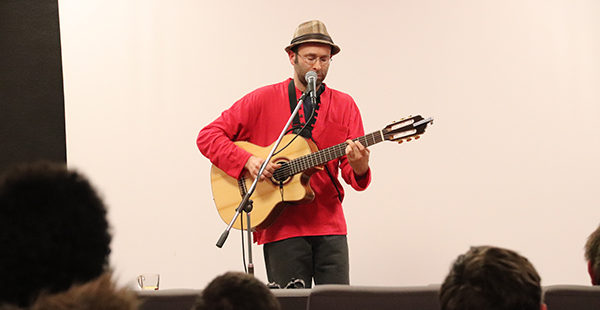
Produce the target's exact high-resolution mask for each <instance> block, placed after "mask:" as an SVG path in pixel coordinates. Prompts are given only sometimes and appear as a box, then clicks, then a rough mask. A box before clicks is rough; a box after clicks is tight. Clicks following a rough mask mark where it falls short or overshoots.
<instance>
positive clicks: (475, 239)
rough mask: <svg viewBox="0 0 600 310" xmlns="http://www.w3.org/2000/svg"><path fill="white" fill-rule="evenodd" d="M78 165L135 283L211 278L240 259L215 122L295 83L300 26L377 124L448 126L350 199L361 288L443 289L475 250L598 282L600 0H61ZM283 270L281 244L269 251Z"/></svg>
mask: <svg viewBox="0 0 600 310" xmlns="http://www.w3.org/2000/svg"><path fill="white" fill-rule="evenodd" d="M59 5H60V22H61V40H62V48H63V49H62V53H63V66H64V67H63V69H64V80H65V82H64V85H65V86H64V87H65V98H66V117H67V124H66V125H67V151H68V161H69V165H70V166H72V167H75V168H78V169H80V170H81V171H82V172H84V173H86V174H87V175H88V176H89V177H90V178H91V179H92V180H93V182H94V183H95V184H96V185H97V187H98V189H99V190H100V191H101V192H102V194H103V196H104V198H105V199H106V202H107V204H108V206H109V208H110V210H109V215H110V220H111V223H112V226H113V232H114V240H113V243H112V248H113V253H112V264H113V266H114V267H115V269H116V271H117V274H118V276H119V278H120V281H121V282H123V283H129V282H130V281H132V280H133V278H134V277H135V276H136V275H137V274H140V273H143V272H158V273H160V274H161V275H162V283H161V287H163V288H181V287H186V288H201V287H203V286H204V285H205V284H206V283H207V282H208V281H210V279H212V278H213V277H214V276H216V275H217V274H220V273H223V272H224V271H226V270H241V269H242V266H243V264H242V262H241V245H240V234H239V232H237V231H236V232H233V233H232V234H231V235H230V237H229V239H228V241H227V243H226V244H225V246H224V247H223V249H218V248H217V247H216V246H215V243H216V241H217V239H218V237H219V235H220V234H221V232H222V231H223V229H224V228H225V224H224V223H223V222H222V221H221V220H220V218H219V217H218V215H217V212H216V211H215V208H214V205H213V203H212V198H211V191H210V183H209V169H210V163H209V161H208V160H207V159H205V158H204V157H203V156H202V155H201V154H200V153H199V152H198V150H197V148H196V146H195V138H196V135H197V132H198V131H199V130H200V129H201V128H202V127H203V126H204V125H206V124H207V123H209V122H211V121H212V120H213V119H215V118H216V117H217V116H218V115H219V113H220V112H221V111H222V110H224V109H226V108H228V107H229V106H230V105H231V104H232V103H233V102H234V101H235V100H237V99H238V98H240V97H241V96H243V95H244V94H245V93H247V92H249V91H251V90H253V89H255V88H257V87H259V86H263V85H266V84H270V83H275V82H279V81H282V80H283V79H285V78H287V77H289V76H291V74H292V68H291V66H290V65H289V62H288V60H287V56H286V54H285V53H284V51H283V48H284V47H285V46H286V45H287V44H288V43H289V41H290V39H291V37H292V33H293V31H294V29H295V27H296V26H297V25H298V24H299V23H300V22H303V21H306V20H309V19H314V18H317V19H321V20H323V21H325V22H326V24H327V26H328V29H329V32H330V33H331V35H332V36H333V39H334V41H335V42H336V43H337V44H338V45H339V46H340V47H341V48H342V51H341V53H340V54H339V55H338V56H336V57H334V62H333V63H332V66H331V69H330V71H329V76H328V77H327V81H326V82H327V83H328V85H329V86H330V87H333V88H336V89H339V90H343V91H345V92H348V93H350V94H351V95H353V97H354V98H355V100H356V101H357V103H358V104H359V106H360V107H361V111H362V114H363V118H364V123H365V130H366V131H367V132H371V131H374V130H378V129H380V128H382V127H383V126H384V125H386V124H387V123H388V122H390V121H392V120H395V119H399V118H401V117H403V116H406V115H409V114H422V115H423V116H426V117H427V116H432V117H434V118H435V120H436V121H435V124H434V126H432V127H430V128H429V129H428V132H427V133H426V134H425V135H424V136H423V137H422V139H421V140H419V141H417V142H410V143H408V144H402V145H396V144H393V143H382V144H379V145H376V146H373V147H372V148H371V150H372V153H371V154H372V155H371V165H372V169H373V182H372V184H371V187H370V188H369V189H368V190H367V191H366V192H361V193H356V192H351V193H349V194H348V196H347V199H346V201H345V210H346V214H347V220H348V222H349V241H350V251H351V281H352V283H353V284H356V285H420V284H429V283H439V282H441V281H442V279H443V277H444V276H445V274H446V273H447V271H448V268H449V265H450V263H451V262H452V260H453V259H454V258H455V257H456V256H457V255H458V254H459V253H462V252H464V251H466V250H467V249H468V247H469V246H470V245H480V244H492V245H498V246H504V247H509V248H512V249H515V250H517V251H519V252H520V253H522V254H523V255H525V256H527V257H529V258H530V260H531V261H532V262H533V263H534V265H535V266H536V267H537V269H538V271H539V272H540V274H541V275H542V278H543V284H544V285H550V284H558V283H573V284H586V283H588V280H587V276H586V268H585V261H584V259H583V244H584V242H585V239H586V237H587V236H588V234H589V233H590V232H591V231H592V230H593V229H595V227H596V226H597V224H598V222H599V220H598V217H599V216H598V212H599V211H598V207H599V206H600V203H599V197H598V194H597V192H596V191H597V187H598V176H599V175H600V164H599V163H598V160H597V159H598V158H599V157H600V124H599V122H598V116H599V115H600V57H599V55H600V2H598V1H594V0H589V1H583V0H555V1H547V0H511V1H480V0H458V1H443V0H425V1H423V0H402V1H304V2H291V1H268V0H258V1H220V2H219V1H199V0H172V1H166V0H162V1H161V0H153V1H151V0H126V1H120V0H102V1H100V0H87V1H80V0H64V1H63V0H61V1H60V2H59ZM254 252H255V253H254V254H255V255H254V259H255V263H256V274H257V276H258V277H259V278H260V279H262V280H265V279H266V276H265V271H264V263H263V261H262V259H263V258H262V248H261V247H259V246H255V247H254Z"/></svg>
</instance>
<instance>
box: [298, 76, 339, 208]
mask: <svg viewBox="0 0 600 310" xmlns="http://www.w3.org/2000/svg"><path fill="white" fill-rule="evenodd" d="M324 91H325V86H323V84H321V85H320V86H319V89H318V90H317V106H316V107H315V111H314V113H315V115H314V117H313V118H312V119H311V120H310V122H309V123H308V124H307V125H306V128H304V130H302V124H301V123H300V117H299V116H298V114H296V116H294V121H293V123H292V130H293V131H292V132H293V133H295V134H299V135H301V136H303V137H305V138H308V139H311V140H312V141H313V142H314V143H315V144H317V142H316V141H315V139H313V137H312V130H313V125H314V124H315V121H316V116H317V115H318V113H317V111H319V107H320V106H321V94H322V93H323V92H324ZM288 98H289V100H290V113H292V112H294V109H296V105H297V104H298V99H297V98H296V85H295V84H294V79H292V80H291V81H290V83H289V84H288ZM307 98H308V97H307ZM305 117H308V115H306V113H305ZM300 130H302V132H300ZM324 166H325V171H327V175H328V176H329V179H330V180H331V183H332V184H333V187H335V190H336V191H337V194H338V200H339V201H340V203H341V202H342V193H341V192H340V189H339V188H338V186H337V184H336V183H335V180H334V178H333V175H332V174H331V171H329V168H328V167H327V165H324Z"/></svg>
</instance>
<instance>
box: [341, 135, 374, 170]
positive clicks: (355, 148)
mask: <svg viewBox="0 0 600 310" xmlns="http://www.w3.org/2000/svg"><path fill="white" fill-rule="evenodd" d="M346 143H348V146H346V156H347V157H348V163H349V164H350V167H352V169H353V170H354V174H356V175H357V176H361V175H364V174H365V173H367V171H368V170H369V153H370V152H369V149H367V148H366V147H364V146H363V145H362V144H361V143H360V142H358V141H356V142H354V141H352V140H347V141H346Z"/></svg>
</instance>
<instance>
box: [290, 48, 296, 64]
mask: <svg viewBox="0 0 600 310" xmlns="http://www.w3.org/2000/svg"><path fill="white" fill-rule="evenodd" d="M288 57H290V63H291V64H292V66H293V65H294V64H295V60H294V58H296V53H294V51H291V50H290V51H288Z"/></svg>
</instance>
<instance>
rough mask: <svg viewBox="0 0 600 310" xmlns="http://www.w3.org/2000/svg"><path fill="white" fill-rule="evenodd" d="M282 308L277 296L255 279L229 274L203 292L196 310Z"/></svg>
mask: <svg viewBox="0 0 600 310" xmlns="http://www.w3.org/2000/svg"><path fill="white" fill-rule="evenodd" d="M280 307H281V306H280V305H279V301H277V298H276V297H275V295H273V293H271V291H270V290H269V288H267V286H266V285H265V284H264V283H262V282H260V281H259V280H257V279H256V278H255V277H253V276H251V275H248V274H245V273H241V272H227V273H225V274H223V275H220V276H218V277H216V278H215V279H214V280H212V281H211V282H210V283H209V284H208V286H207V287H206V288H205V289H204V290H203V291H202V295H200V296H199V297H198V300H197V301H196V305H195V310H279V309H281V308H280Z"/></svg>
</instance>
